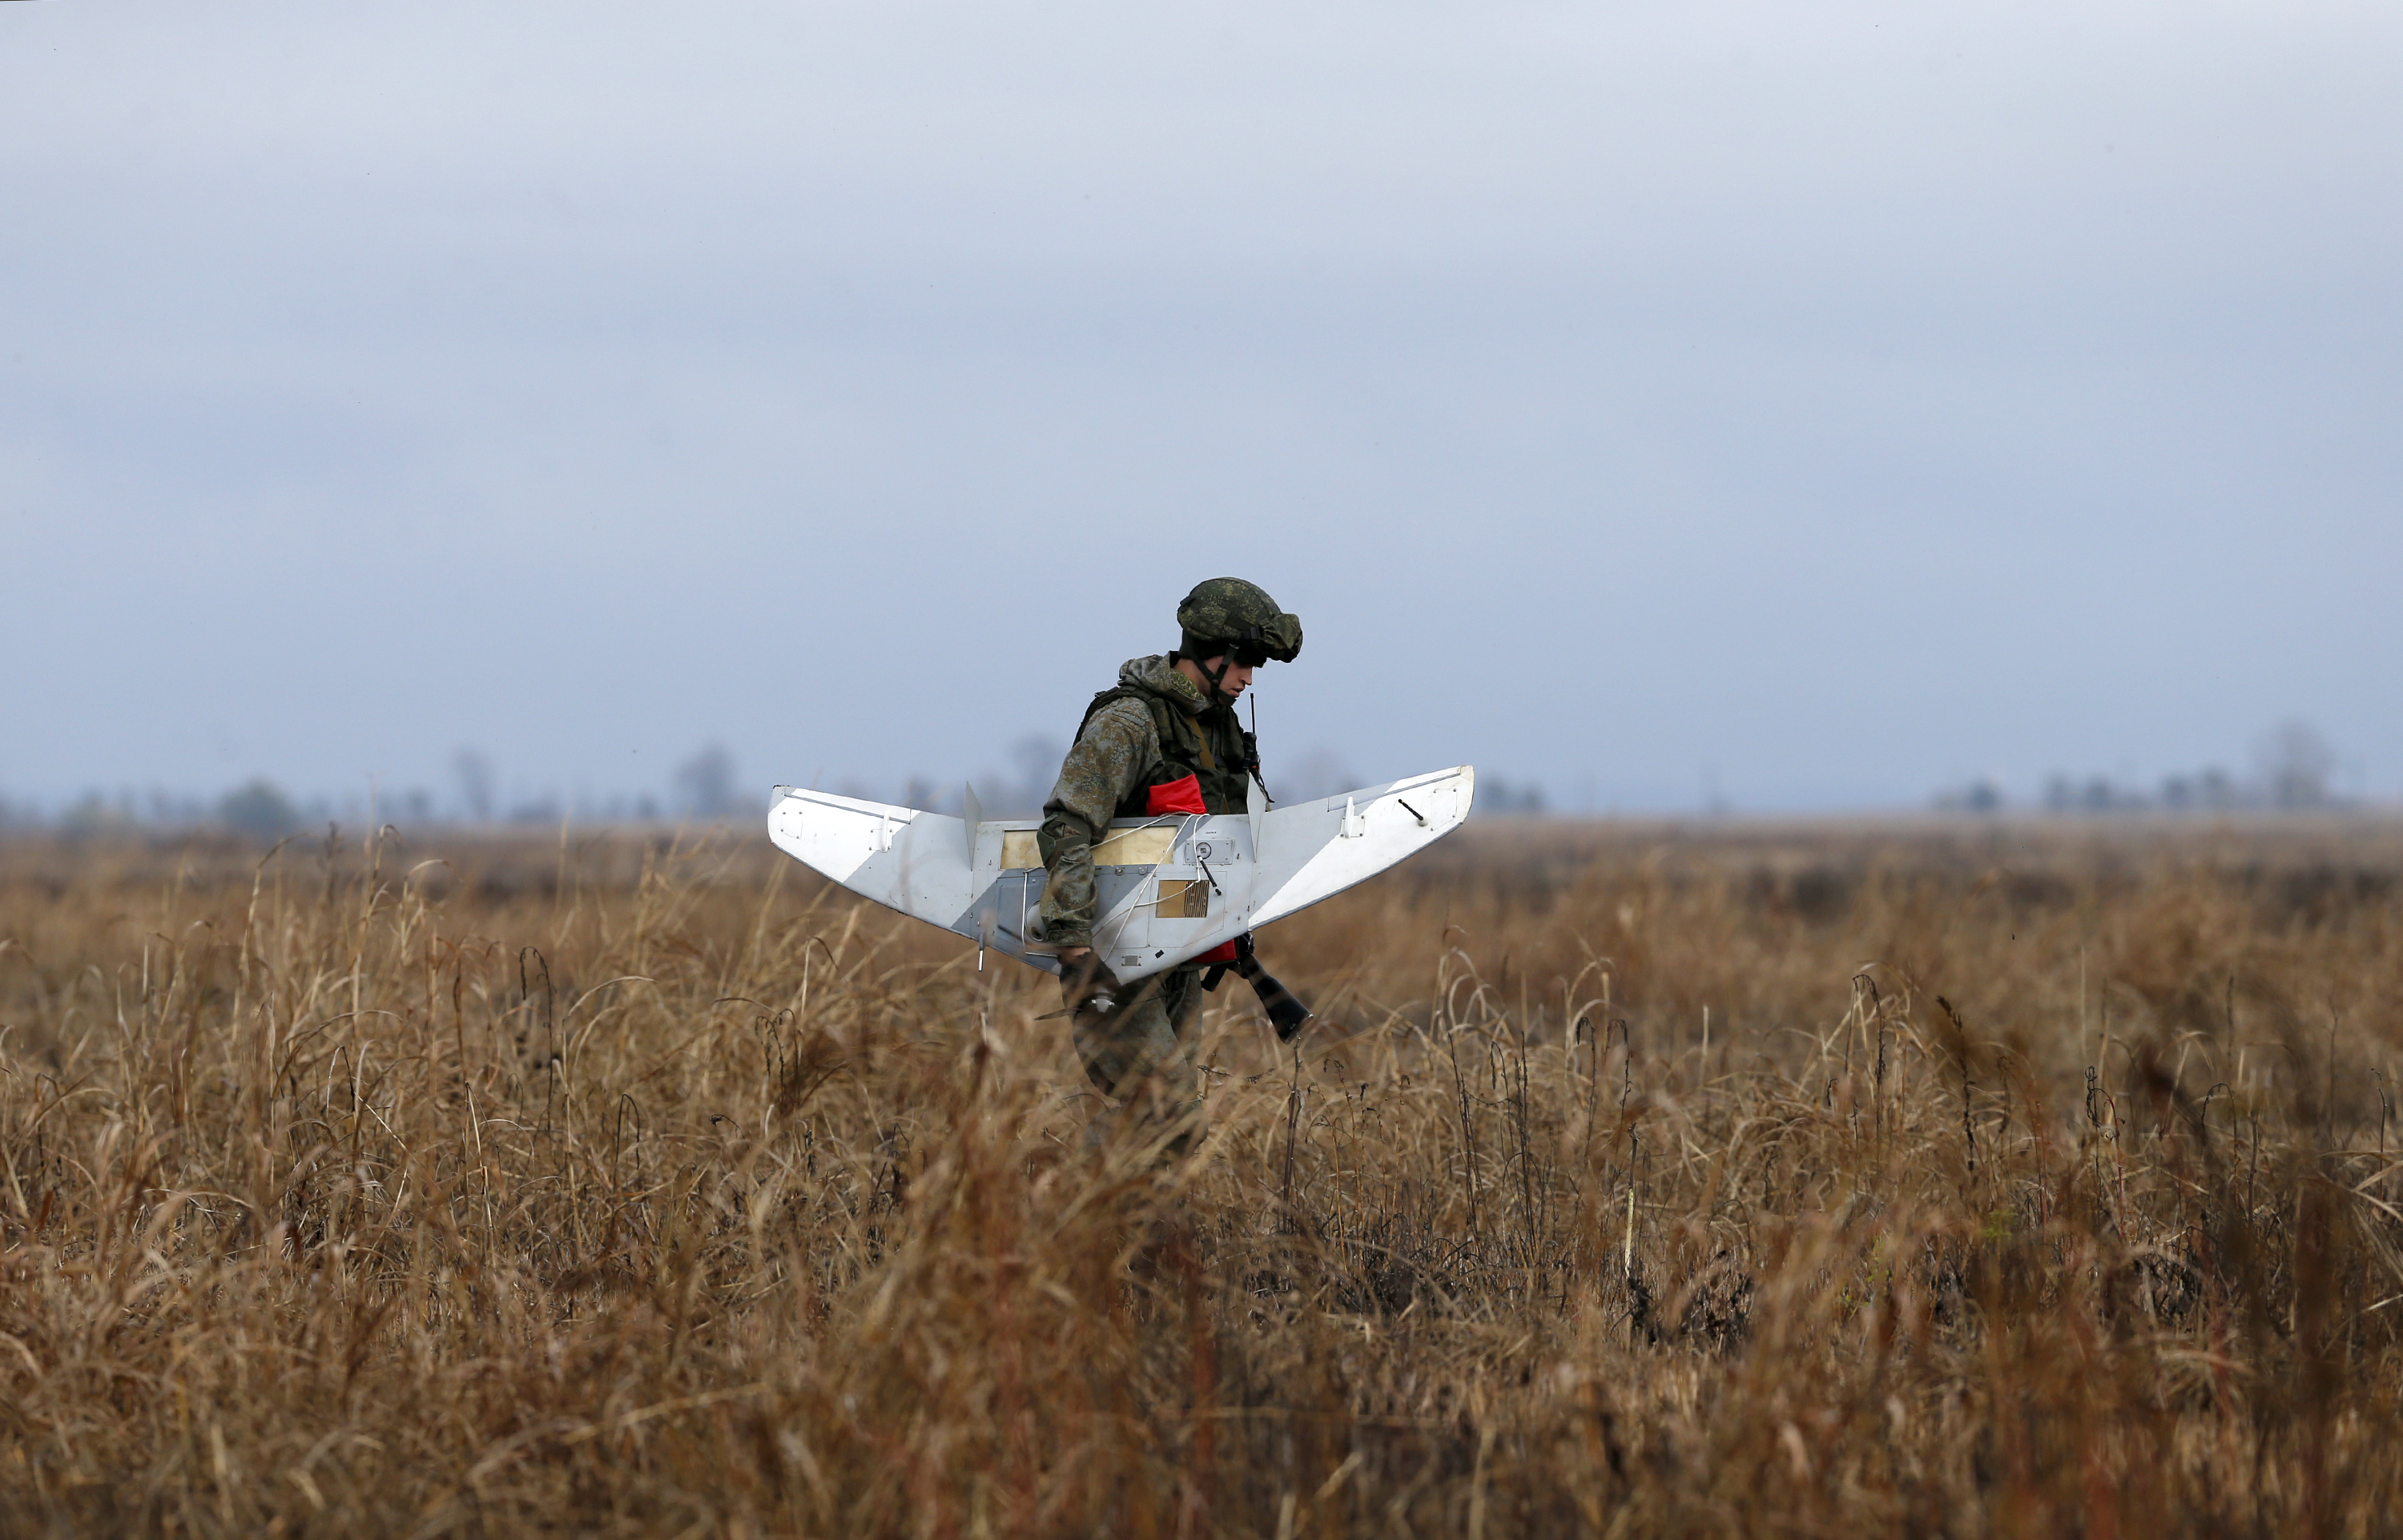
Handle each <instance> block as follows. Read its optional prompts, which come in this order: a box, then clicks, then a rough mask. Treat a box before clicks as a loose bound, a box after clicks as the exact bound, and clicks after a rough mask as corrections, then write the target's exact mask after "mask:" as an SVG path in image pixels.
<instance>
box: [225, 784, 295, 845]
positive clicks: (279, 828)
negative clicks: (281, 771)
mask: <svg viewBox="0 0 2403 1540" xmlns="http://www.w3.org/2000/svg"><path fill="white" fill-rule="evenodd" d="M217 822H218V823H220V824H223V825H225V826H226V827H227V828H229V829H231V830H233V831H234V832H235V833H236V834H247V835H250V836H251V837H253V838H254V839H283V838H284V837H285V835H287V834H291V833H294V832H296V831H297V830H299V827H300V810H299V809H298V808H295V807H294V806H293V805H292V799H291V798H288V797H286V796H285V795H284V793H283V792H282V791H281V790H280V789H279V788H278V787H277V786H276V784H275V783H274V782H272V781H270V780H269V779H267V777H265V776H263V775H262V776H258V777H257V778H256V779H254V780H251V781H248V782H245V783H244V784H242V785H239V786H237V787H235V788H234V789H233V790H231V791H229V792H228V793H226V794H225V796H224V797H223V798H220V799H219V801H218V802H217Z"/></svg>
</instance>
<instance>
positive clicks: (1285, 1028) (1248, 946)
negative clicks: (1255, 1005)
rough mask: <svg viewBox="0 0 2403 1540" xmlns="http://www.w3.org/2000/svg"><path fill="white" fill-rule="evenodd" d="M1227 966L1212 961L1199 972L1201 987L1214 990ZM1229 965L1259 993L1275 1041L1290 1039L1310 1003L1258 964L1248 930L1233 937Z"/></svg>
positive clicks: (1283, 1041) (1305, 1019)
mask: <svg viewBox="0 0 2403 1540" xmlns="http://www.w3.org/2000/svg"><path fill="white" fill-rule="evenodd" d="M1228 966H1229V964H1225V963H1219V964H1215V965H1214V966H1213V967H1212V968H1211V969H1210V971H1208V972H1207V973H1204V974H1203V975H1202V988H1203V989H1204V990H1215V989H1216V988H1217V987H1218V985H1219V984H1220V982H1221V981H1223V980H1224V979H1225V978H1226V977H1227V968H1228ZM1233 967H1234V969H1235V971H1236V972H1237V973H1239V974H1241V975H1242V976H1243V982H1244V983H1246V984H1249V985H1251V986H1252V992H1253V993H1254V994H1256V995H1257V996H1259V1000H1260V1008H1261V1009H1262V1010H1265V1011H1267V1012H1268V1013H1269V1020H1271V1022H1273V1023H1275V1025H1276V1034H1277V1041H1279V1042H1281V1043H1290V1042H1292V1041H1293V1040H1294V1038H1295V1036H1296V1035H1298V1034H1299V1033H1300V1031H1301V1027H1302V1023H1303V1022H1305V1021H1307V1020H1310V1007H1309V1006H1305V1005H1303V1004H1302V1003H1301V1001H1300V999H1299V997H1298V996H1297V995H1296V994H1295V993H1294V992H1293V991H1291V990H1289V989H1287V988H1285V986H1284V985H1283V984H1280V983H1278V982H1277V978H1276V975H1274V974H1272V973H1271V972H1269V970H1268V969H1266V968H1264V967H1262V966H1260V960H1259V958H1258V956H1257V954H1255V953H1254V952H1253V950H1252V933H1251V932H1249V931H1245V932H1244V933H1243V935H1241V936H1237V937H1235V961H1234V964H1233Z"/></svg>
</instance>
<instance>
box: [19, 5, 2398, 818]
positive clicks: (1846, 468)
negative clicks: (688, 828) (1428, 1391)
mask: <svg viewBox="0 0 2403 1540" xmlns="http://www.w3.org/2000/svg"><path fill="white" fill-rule="evenodd" d="M2398 79H2403V11H2398V10H2397V8H2396V7H2393V6H2391V5H2385V6H2372V5H2318V4H2311V3H2308V0H2305V3H2296V0H2280V3H2275V4H2272V3H2267V0H2264V3H2259V4H2158V5H2148V4H2121V5H2109V6H2096V5H2093V4H2069V3H2051V0H2029V3H2012V4H1965V5H1954V6H1945V7H1928V6H1924V5H1910V6H1903V5H1891V6H1887V5H1822V6H1811V7H1797V6H1793V5H1790V4H1782V5H1781V4H1707V3H1705V4H1682V5H1665V4H1663V5H1625V4H1621V5H1531V4H1525V5H1522V4H1508V3H1498V4H1497V3H1493V0H1485V3H1480V4H1477V5H1465V4H1462V5H1435V4H1412V3H1388V4H1329V5H1307V4H1305V5H1300V6H1296V5H1293V4H1290V3H1284V4H1277V5H1257V4H1243V3H1234V4H1229V3H1224V0H1220V3H1214V4H1211V5H1208V6H1147V7H1129V6H1125V5H1103V4H1039V5H1021V6H1010V7H993V6H966V5H943V6H935V5H910V4H892V3H877V4H848V5H796V4H783V5H770V4H732V3H720V4H696V5H688V6H678V7H662V6H657V5H647V6H632V5H625V4H619V3H616V0H576V4H572V5H568V4H525V3H513V4H511V5H508V6H506V7H496V6H492V5H489V4H482V5H473V6H470V5H457V4H440V3H424V0H419V3H412V4H410V5H408V6H399V5H384V4H379V5H367V4H361V5H345V6H340V7H327V6H322V5H299V4H284V3H265V0H259V3H251V4H241V5H232V4H214V3H201V0H174V3H173V4H148V5H137V4H113V5H102V4H79V3H73V0H49V3H44V4H11V5H0V534H5V545H4V546H0V553H5V554H0V648H5V654H6V658H7V667H6V669H5V672H0V795H6V796H14V797H20V798H26V797H30V798H43V799H49V800H57V799H60V798H66V797H68V796H71V795H73V794H74V793H76V792H77V791H80V790H81V789H83V788H85V787H87V786H102V787H117V786H133V787H148V786H153V785H159V786H168V787H173V788H175V789H178V790H183V791H189V792H201V793H208V792H214V791H216V790H219V789H222V788H223V787H225V786H227V785H229V784H232V783H234V782H235V781H237V780H240V779H243V778H244V777H247V776H248V775H250V774H253V773H256V772H262V771H263V772H266V773H268V774H271V775H272V776H274V777H275V778H277V779H278V780H280V781H282V782H284V783H285V784H288V785H292V786H295V787H297V788H300V789H304V790H309V791H326V792H336V793H340V792H346V791H352V790H355V789H359V788H363V787H364V786H365V784H367V782H368V779H369V778H370V777H371V776H372V777H374V778H376V779H377V780H378V781H380V783H381V784H382V785H383V786H384V787H386V788H397V787H401V786H406V785H410V784H421V785H426V786H431V787H437V788H439V787H442V786H444V785H445V784H447V772H446V770H445V768H444V767H445V765H446V763H447V761H448V760H449V758H450V756H451V752H452V751H453V750H454V749H455V748H457V747H459V746H460V745H462V744H474V745H477V746H479V747H480V748H482V749H483V750H484V751H485V752H486V753H488V754H489V755H490V756H492V758H493V761H494V762H495V764H496V765H497V766H498V767H499V769H500V772H501V778H502V782H503V784H504V786H505V787H507V788H511V790H512V793H513V794H522V793H523V792H526V791H530V790H532V789H535V788H537V787H548V788H556V789H558V790H560V791H563V792H565V793H569V794H571V795H573V794H576V793H578V792H582V793H585V794H588V795H606V794H609V793H614V792H620V791H633V790H644V789H648V790H657V789H659V788H660V787H661V786H662V785H663V784H665V782H666V780H667V778H668V774H669V772H670V770H671V768H672V767H673V765H674V763H675V762H676V761H677V760H679V759H681V758H682V757H684V756H687V755H688V754H689V753H690V752H691V751H692V750H693V749H694V748H695V747H696V746H697V745H699V744H700V743H701V742H704V741H707V740H711V739H716V740H720V741H722V742H725V743H726V744H727V745H728V746H729V748H731V749H732V751H733V752H734V755H735V757H736V759H737V761H738V763H739V765H740V766H741V768H742V770H743V773H744V775H745V777H746V778H747V779H749V780H752V781H756V782H757V783H759V784H761V785H763V786H764V785H765V784H767V783H768V782H770V781H771V780H800V779H805V778H811V777H813V776H820V775H822V776H823V778H824V779H825V780H826V781H827V782H829V783H832V782H836V781H840V780H843V779H850V778H855V779H857V780H859V781H861V782H865V783H867V784H871V785H875V786H878V787H880V788H884V789H891V788H893V787H896V786H897V784H898V783H899V781H900V779H901V778H902V777H903V776H905V775H907V774H910V773H911V772H913V771H922V772H924V773H926V774H927V775H929V776H931V777H934V778H937V779H938V780H940V781H945V782H948V781H949V780H951V779H955V778H956V777H957V776H959V775H960V774H962V773H965V772H967V771H970V770H978V769H979V768H981V767H985V766H999V765H1003V764H1006V763H1007V746H1008V744H1009V743H1010V742H1013V741H1014V740H1017V739H1018V738H1020V737H1021V736H1022V735H1024V734H1026V733H1029V732H1037V731H1039V732H1048V733H1050V734H1053V735H1055V736H1057V735H1063V734H1064V733H1065V732H1066V731H1067V729H1068V728H1070V727H1072V726H1073V725H1074V723H1075V720H1076V715H1077V712H1078V711H1079V710H1080V708H1081V705H1082V703H1083V701H1084V700H1085V698H1086V697H1087V695H1088V694H1089V692H1090V691H1091V690H1094V689H1098V688H1100V687H1104V685H1106V684H1108V683H1109V682H1110V680H1111V676H1112V673H1113V671H1114V669H1115V666H1116V664H1117V663H1118V660H1119V659H1122V658H1124V657H1127V656H1129V655H1131V654H1133V653H1136V652H1141V651H1152V650H1158V649H1160V648H1162V647H1165V646H1167V645H1170V644H1171V643H1172V641H1173V639H1174V638H1173V632H1172V631H1171V630H1170V627H1169V624H1168V616H1167V612H1168V611H1169V610H1170V609H1171V608H1172V607H1173V604H1174V600H1175V598H1176V597H1177V596H1178V595H1179V594H1180V593H1182V592H1183V590H1185V588H1186V587H1187V586H1188V585H1189V584H1190V583H1191V582H1192V581H1193V580H1194V579H1195V578H1197V577H1201V576H1210V575H1213V574H1216V573H1219V572H1235V573H1240V574H1243V575H1246V576H1256V577H1257V578H1258V580H1260V581H1261V582H1263V583H1265V584H1266V585H1267V586H1268V587H1269V588H1270V589H1271V591H1272V592H1274V593H1275V594H1276V595H1277V596H1278V598H1279V599H1280V600H1282V601H1283V602H1284V603H1285V604H1286V605H1287V606H1288V607H1290V608H1293V609H1295V610H1297V611H1299V613H1300V614H1301V615H1302V617H1303V618H1304V620H1305V622H1306V623H1307V626H1308V630H1309V645H1308V647H1307V649H1306V651H1305V652H1304V654H1303V657H1302V659H1301V661H1300V662H1299V663H1298V664H1296V665H1294V666H1292V667H1290V668H1285V669H1272V670H1271V671H1269V673H1268V676H1267V678H1266V681H1265V684H1264V687H1263V688H1262V690H1261V701H1260V713H1261V726H1262V728H1263V731H1264V736H1265V737H1266V738H1267V739H1268V742H1269V746H1270V749H1271V753H1272V754H1274V753H1278V752H1283V753H1285V754H1289V755H1298V754H1299V753H1301V752H1303V751H1305V750H1308V749H1313V748H1324V749H1327V750H1331V751H1333V752H1334V753H1335V754H1337V755H1339V756H1340V757H1341V758H1342V759H1343V760H1344V761H1346V762H1347V763H1349V764H1350V765H1352V766H1354V767H1355V768H1356V769H1357V770H1359V772H1360V773H1361V775H1362V776H1363V777H1364V778H1382V776H1385V775H1388V774H1394V773H1400V772H1403V771H1407V770H1418V769H1424V768H1431V767H1433V766H1436V765H1442V764H1451V763H1456V762H1461V761H1471V762H1475V763H1477V764H1479V766H1480V767H1484V768H1488V769H1490V770H1497V771H1500V772H1503V773H1506V774H1509V775H1513V776H1525V777H1535V778H1538V779H1540V780H1542V781H1543V782H1545V783H1546V784H1548V785H1549V786H1550V788H1551V789H1552V791H1553V793H1554V796H1555V798H1556V799H1558V800H1565V801H1568V802H1570V803H1572V804H1575V803H1577V802H1578V801H1580V800H1582V799H1583V798H1586V797H1589V796H1590V798H1592V799H1593V801H1594V802H1595V803H1596V804H1598V805H1601V806H1605V807H1619V808H1626V809H1646V808H1678V807H1688V806H1692V805H1694V804H1696V803H1697V802H1699V801H1700V800H1701V798H1702V788H1703V784H1704V778H1705V776H1706V775H1715V779H1716V784H1717V785H1718V786H1719V787H1720V789H1721V790H1722V791H1723V792H1724V793H1725V794H1726V795H1727V796H1728V797H1729V798H1731V799H1732V800H1733V801H1734V803H1735V804H1736V805H1737V806H1739V807H1752V808H1805V807H1825V806H1840V805H1863V804H1875V803H1894V802H1916V801H1918V800H1920V799H1922V798H1924V797H1925V796H1926V795H1927V793H1928V792H1930V791H1931V790H1932V789H1934V788H1936V787H1937V786H1938V785H1940V784H1948V783H1958V782H1963V781H1965V780H1968V779H1969V778H1971V777H1974V776H1977V775H1980V774H1993V775H1997V776H1999V777H2001V778H2002V779H2003V780H2004V782H2005V783H2006V784H2007V785H2009V786H2010V787H2011V788H2012V789H2013V790H2014V791H2016V792H2018V793H2020V794H2021V795H2026V794H2028V793H2030V792H2032V791H2033V790H2034V789H2035V786H2036V784H2037V783H2038V782H2039V781H2040V779H2041V778H2042V777H2043V775H2044V774H2045V773H2046V772H2048V771H2050V770H2057V769H2058V770H2076V771H2081V772H2082V771H2088V770H2101V771H2105V772H2111V773H2115V774H2120V775H2124V776H2129V777H2133V778H2139V779H2150V778H2154V777H2158V776H2159V775H2160V774H2162V773H2164V772H2167V771H2172V770H2188V769H2192V768H2195V767H2197V766H2200V765H2202V764H2204V763H2207V762H2213V761H2216V762H2219V763H2223V764H2228V765H2230V766H2232V767H2237V768H2242V767H2243V765H2244V763H2245V761H2246V757H2247V755H2248V752H2249V746H2250V745H2251V743H2252V742H2254V740H2255V739H2256V738H2257V736H2258V735H2259V734H2260V733H2261V732H2262V731H2263V730H2264V729H2265V728H2268V727H2270V725H2271V723H2273V722H2275V721H2277V720H2278V719H2280V718H2283V717H2287V716H2300V717H2303V718H2306V719H2308V720H2310V721H2312V722H2314V723H2316V724H2317V725H2318V726H2319V728H2321V729H2322V730H2323V731H2324V732H2325V733H2326V734H2327V736H2328V738H2329V739H2331V740H2332V741H2333V742H2335V743H2336V744H2337V745H2338V747H2339V748H2340V751H2342V753H2343V755H2344V757H2345V762H2346V766H2347V770H2346V784H2347V785H2348V786H2349V787H2350V788H2352V789H2358V790H2363V791H2367V792H2368V793H2370V794H2371V795H2375V796H2380V797H2388V798H2392V797H2396V796H2403V711H2398V707H2403V688H2398V685H2397V683H2396V678H2397V673H2396V659H2398V658H2403V618H2398V614H2399V613H2403V611H2398V605H2397V603H2396V597H2395V595H2396V580H2397V577H2398V575H2403V507H2398V503H2403V433H2398V429H2397V424H2398V423H2403V381H2398V366H2397V362H2396V361H2397V359H2398V358H2403V198H2398V194H2403V90H2397V89H2396V81H2397V80H2398Z"/></svg>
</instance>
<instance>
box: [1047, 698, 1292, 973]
mask: <svg viewBox="0 0 2403 1540" xmlns="http://www.w3.org/2000/svg"><path fill="white" fill-rule="evenodd" d="M1118 685H1119V687H1121V688H1124V689H1130V690H1134V691H1138V692H1140V693H1141V694H1142V695H1143V696H1144V697H1146V698H1148V700H1151V701H1165V702H1167V703H1168V704H1169V705H1171V706H1173V707H1174V708H1175V711H1176V713H1177V715H1175V716H1174V717H1172V718H1171V719H1170V720H1171V722H1172V723H1181V724H1182V726H1183V727H1184V728H1185V729H1186V730H1185V731H1182V732H1178V733H1177V734H1176V737H1177V740H1178V741H1177V742H1173V743H1168V744H1162V743H1161V742H1160V725H1159V723H1158V721H1156V720H1155V719H1154V717H1153V715H1152V712H1151V709H1150V706H1149V704H1148V701H1146V700H1138V699H1134V698H1132V697H1121V698H1120V699H1118V700H1116V701H1108V702H1107V703H1105V704H1104V705H1103V706H1101V707H1100V708H1099V709H1098V710H1096V711H1095V712H1093V714H1092V715H1090V716H1089V717H1087V718H1086V720H1085V725H1084V728H1083V729H1082V730H1081V731H1079V732H1078V733H1077V734H1076V744H1075V745H1074V746H1073V747H1071V748H1070V749H1069V750H1068V757H1067V758H1066V759H1065V760H1063V761H1062V763H1061V766H1060V780H1059V783H1058V784H1056V785H1054V786H1053V787H1052V788H1051V799H1050V800H1049V801H1048V802H1046V803H1044V804H1043V833H1042V848H1043V864H1044V865H1045V866H1046V867H1049V870H1050V877H1049V881H1048V882H1047V883H1046V885H1045V887H1044V891H1043V935H1044V938H1045V939H1046V940H1048V941H1049V942H1050V943H1051V944H1052V945H1053V946H1057V947H1090V946H1091V945H1092V944H1093V920H1094V913H1093V908H1094V895H1093V845H1094V842H1095V841H1097V840H1098V839H1101V834H1102V830H1104V829H1105V828H1107V827H1109V824H1110V820H1111V819H1112V818H1117V817H1132V816H1137V815H1140V814H1141V812H1143V795H1144V792H1145V791H1146V788H1148V787H1151V786H1156V785H1160V784H1165V783H1167V782H1170V781H1175V780H1180V779H1182V778H1183V777H1184V776H1186V775H1188V774H1191V773H1194V772H1196V771H1200V772H1201V775H1202V786H1203V788H1204V793H1203V803H1204V805H1205V806H1207V807H1208V808H1209V809H1210V811H1211V812H1242V811H1243V802H1242V800H1241V792H1240V791H1235V792H1232V793H1231V794H1230V792H1229V787H1230V786H1235V787H1239V786H1240V785H1241V784H1242V777H1241V772H1240V770H1236V769H1235V767H1238V766H1241V765H1242V764H1243V762H1244V760H1245V758H1246V755H1245V752H1244V745H1243V733H1242V731H1241V729H1240V728H1238V726H1237V725H1236V721H1235V713H1234V711H1233V709H1232V708H1231V707H1228V706H1216V707H1212V706H1210V705H1208V704H1207V702H1206V701H1205V698H1204V696H1203V693H1202V687H1200V686H1199V685H1196V684H1195V683H1193V681H1191V680H1190V679H1188V678H1186V677H1185V675H1183V674H1181V673H1177V672H1176V671H1175V669H1174V668H1172V667H1171V666H1170V665H1169V660H1168V657H1167V656H1166V655H1160V654H1155V655H1154V656H1152V657H1149V658H1136V659H1129V660H1128V661H1127V662H1125V663H1123V664H1121V665H1119V668H1118ZM1204 742H1206V743H1207V744H1208V751H1207V758H1208V759H1209V760H1210V761H1211V762H1212V763H1213V765H1214V766H1215V773H1213V771H1212V770H1211V769H1210V768H1206V767H1205V766H1204V765H1203V764H1202V763H1201V762H1200V761H1201V759H1202V750H1201V745H1202V743H1204Z"/></svg>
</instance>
